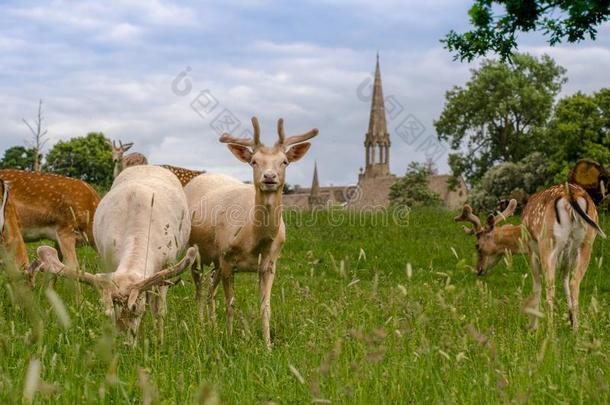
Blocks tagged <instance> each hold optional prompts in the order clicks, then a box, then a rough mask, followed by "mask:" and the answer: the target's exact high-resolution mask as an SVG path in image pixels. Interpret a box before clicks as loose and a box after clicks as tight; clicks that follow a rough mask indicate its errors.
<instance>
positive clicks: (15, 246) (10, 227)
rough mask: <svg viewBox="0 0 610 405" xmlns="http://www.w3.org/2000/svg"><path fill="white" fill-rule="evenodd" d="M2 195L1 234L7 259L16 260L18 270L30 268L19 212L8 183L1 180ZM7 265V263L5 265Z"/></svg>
mask: <svg viewBox="0 0 610 405" xmlns="http://www.w3.org/2000/svg"><path fill="white" fill-rule="evenodd" d="M0 194H1V195H2V203H1V204H2V205H1V206H0V233H1V236H2V246H3V247H4V252H5V253H6V258H5V260H7V259H10V260H14V262H15V264H16V265H17V267H18V268H21V269H26V268H27V267H28V265H29V264H30V263H29V260H28V252H27V250H26V248H25V243H24V241H23V236H22V235H21V230H20V229H19V221H18V220H17V212H16V211H15V205H14V203H13V197H12V191H11V190H10V187H9V185H8V183H6V182H4V181H3V180H2V179H0ZM5 264H6V263H5Z"/></svg>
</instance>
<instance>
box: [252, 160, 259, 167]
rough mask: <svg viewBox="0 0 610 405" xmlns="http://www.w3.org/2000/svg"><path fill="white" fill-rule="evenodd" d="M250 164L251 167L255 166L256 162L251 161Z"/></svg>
mask: <svg viewBox="0 0 610 405" xmlns="http://www.w3.org/2000/svg"><path fill="white" fill-rule="evenodd" d="M250 164H251V165H252V166H256V165H257V164H258V163H257V162H256V160H253V161H251V162H250Z"/></svg>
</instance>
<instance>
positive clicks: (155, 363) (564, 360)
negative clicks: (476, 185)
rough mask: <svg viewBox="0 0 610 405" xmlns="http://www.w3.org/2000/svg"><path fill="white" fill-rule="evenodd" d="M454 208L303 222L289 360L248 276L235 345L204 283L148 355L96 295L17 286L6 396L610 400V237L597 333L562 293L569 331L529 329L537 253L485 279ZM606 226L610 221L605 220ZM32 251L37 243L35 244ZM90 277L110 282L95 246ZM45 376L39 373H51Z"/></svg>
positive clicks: (145, 342) (5, 325)
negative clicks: (120, 330)
mask: <svg viewBox="0 0 610 405" xmlns="http://www.w3.org/2000/svg"><path fill="white" fill-rule="evenodd" d="M454 215H455V213H451V212H447V211H443V210H435V209H417V210H414V211H413V212H411V213H410V215H408V216H407V217H402V218H400V220H396V218H393V217H392V216H387V215H385V214H377V215H375V214H368V215H358V216H349V215H348V214H347V213H345V212H343V213H339V214H333V215H330V214H328V213H318V214H315V215H314V214H311V213H309V214H304V216H303V217H299V216H297V215H290V214H286V220H287V225H288V226H287V238H288V239H287V244H286V245H285V247H284V250H283V254H282V257H281V259H280V261H279V265H278V271H277V276H276V281H275V285H274V289H273V297H272V311H273V313H272V321H271V328H272V338H273V342H274V344H273V350H272V351H268V350H267V349H266V348H265V345H264V343H263V340H262V338H261V327H260V317H259V310H258V291H257V279H256V276H255V275H253V274H238V275H236V317H235V319H236V323H235V334H234V336H233V337H232V338H231V339H228V338H227V337H226V334H225V329H224V319H225V318H224V303H223V298H222V296H223V294H222V292H221V290H219V294H218V297H217V303H218V306H217V309H218V325H217V326H216V328H214V327H213V325H210V324H209V323H208V322H207V320H206V321H204V323H203V324H202V323H200V321H199V319H198V316H197V308H196V305H195V302H194V299H193V297H194V286H193V283H192V281H191V279H190V275H188V274H185V275H184V276H183V277H182V279H183V281H182V282H181V283H179V284H177V285H175V286H174V287H172V288H171V289H170V293H169V294H168V315H167V318H166V330H165V341H164V342H163V343H161V342H159V340H158V339H157V337H156V334H155V327H154V324H153V320H152V317H151V316H150V315H149V314H148V315H146V316H145V318H144V321H143V323H142V325H141V327H140V335H139V337H138V343H137V345H136V346H135V347H129V346H126V345H124V344H123V342H122V339H121V337H120V335H118V334H117V333H116V331H115V330H114V327H113V326H112V324H111V323H110V322H109V321H108V320H107V319H105V317H104V315H103V310H102V306H101V305H100V303H99V302H98V295H97V293H96V292H95V291H94V290H93V289H91V288H89V287H88V286H82V287H80V289H79V288H78V287H76V286H74V285H73V284H71V283H70V282H69V281H68V280H65V279H64V280H59V281H58V282H57V285H56V289H55V291H56V292H57V294H54V293H53V292H49V291H48V289H47V288H46V286H45V285H46V282H45V280H43V279H39V280H38V283H37V286H36V287H35V288H34V290H32V291H31V292H30V290H29V289H28V288H27V287H26V286H25V285H24V283H23V282H22V281H21V277H19V276H17V275H14V274H12V273H11V272H8V271H5V272H3V274H2V275H1V276H0V282H1V283H2V288H0V305H1V306H2V309H1V310H0V316H1V317H2V319H0V356H1V358H0V363H1V364H2V367H1V373H0V401H1V402H3V403H16V402H20V401H22V400H25V401H30V400H33V401H34V402H35V403H39V402H40V403H45V402H48V403H81V402H86V403H140V402H144V403H155V402H156V401H159V402H161V403H207V404H214V403H240V404H250V403H251V404H260V403H278V404H294V403H322V404H324V403H333V404H355V403H356V404H366V403H370V404H389V403H411V402H413V403H498V402H517V403H521V402H528V403H591V402H593V403H601V402H608V400H609V399H610V393H609V384H610V361H609V359H608V353H610V350H609V349H610V337H609V336H608V334H609V332H610V315H609V311H608V306H609V303H610V279H609V277H608V276H607V273H606V269H607V263H610V257H609V256H610V249H609V248H608V243H609V242H608V241H603V240H600V239H599V238H598V239H597V240H596V242H595V251H594V255H593V258H592V261H591V264H590V266H589V270H588V273H587V275H586V276H585V278H584V281H583V283H582V287H581V288H582V294H581V329H580V330H579V332H578V333H576V334H574V333H573V332H572V331H571V328H570V326H569V321H568V318H567V308H566V304H565V299H564V297H563V291H562V289H561V288H560V287H558V288H557V297H558V304H557V305H556V311H557V313H556V317H555V324H554V326H553V327H552V328H548V327H547V325H546V323H545V322H544V321H543V322H541V327H540V328H539V329H538V330H537V331H533V332H532V331H529V330H528V329H527V324H528V319H527V318H526V316H525V315H524V313H523V312H522V304H523V302H524V300H525V298H526V297H527V296H528V295H529V292H530V291H531V276H530V274H529V268H528V265H527V261H526V258H525V257H524V256H517V255H515V256H513V257H509V258H507V259H506V260H504V261H503V262H502V263H501V264H499V265H498V266H497V267H496V268H494V269H493V270H492V271H491V272H490V273H488V274H487V275H485V276H482V277H478V276H476V275H475V274H474V272H473V269H472V265H474V262H475V249H474V238H473V237H472V236H467V235H465V234H464V233H463V231H462V229H461V224H456V223H454V222H453V220H452V218H453V216H454ZM602 217H603V228H604V229H605V230H606V231H607V232H608V229H610V226H609V225H610V224H609V223H608V222H609V221H607V220H606V218H605V216H603V215H602ZM28 247H29V248H30V249H31V253H32V254H33V252H34V250H35V247H36V245H34V244H30V245H29V246H28ZM79 257H80V258H81V263H82V264H83V265H84V266H85V268H86V269H87V270H88V271H102V270H101V269H100V265H99V263H98V261H97V259H96V256H95V253H94V252H93V250H91V249H90V248H88V247H84V248H80V250H79ZM37 377H39V378H37Z"/></svg>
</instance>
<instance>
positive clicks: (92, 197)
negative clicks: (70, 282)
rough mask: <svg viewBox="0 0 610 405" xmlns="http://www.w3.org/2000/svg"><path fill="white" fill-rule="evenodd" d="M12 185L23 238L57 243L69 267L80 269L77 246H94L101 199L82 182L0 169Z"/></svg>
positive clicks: (5, 179)
mask: <svg viewBox="0 0 610 405" xmlns="http://www.w3.org/2000/svg"><path fill="white" fill-rule="evenodd" d="M0 179H2V180H3V181H5V182H7V183H8V184H9V189H10V191H11V193H10V194H11V198H12V202H13V204H14V207H15V211H16V212H17V219H18V221H19V226H20V229H21V233H22V235H23V239H24V240H26V241H28V242H30V241H37V240H40V239H44V238H46V239H51V240H54V241H55V242H56V243H57V244H58V245H59V249H60V250H61V253H62V256H63V258H62V259H63V261H64V263H65V264H66V265H67V266H70V267H74V268H76V267H78V259H77V257H76V245H77V244H81V243H91V244H93V215H94V214H95V210H96V208H97V205H98V204H99V202H100V197H99V196H98V194H97V193H96V192H95V190H94V189H93V188H92V187H91V186H90V185H89V184H87V183H85V182H84V181H81V180H77V179H72V178H69V177H63V176H58V175H55V174H50V173H39V172H29V171H23V170H13V169H5V170H0Z"/></svg>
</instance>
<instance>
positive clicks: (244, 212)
mask: <svg viewBox="0 0 610 405" xmlns="http://www.w3.org/2000/svg"><path fill="white" fill-rule="evenodd" d="M252 125H253V127H254V139H250V138H247V139H240V138H236V137H234V136H232V135H229V134H223V135H222V137H221V138H220V142H222V143H226V144H228V148H229V150H230V151H231V152H232V153H233V155H235V157H236V158H237V159H239V160H240V161H242V162H244V163H247V164H249V165H250V166H251V167H252V171H253V184H244V183H243V182H241V181H239V180H237V179H234V178H232V177H229V176H223V175H219V174H213V173H206V174H202V175H200V176H197V177H196V178H194V179H193V180H191V181H190V183H189V184H187V185H186V187H185V188H184V192H185V194H186V197H187V201H188V204H189V209H190V212H191V214H192V216H193V225H192V229H191V239H190V241H191V243H193V244H195V245H197V246H198V247H199V251H200V253H201V258H202V263H203V264H206V265H214V269H215V270H214V272H213V275H212V283H211V285H210V288H209V291H208V297H207V301H208V310H209V315H210V319H211V321H212V322H214V320H215V306H214V296H215V294H216V288H217V286H218V283H219V282H220V281H222V285H223V289H224V293H225V304H226V311H227V333H228V335H229V336H230V335H231V334H232V331H233V305H234V299H235V297H234V291H233V275H234V273H235V272H254V271H256V272H258V278H259V289H260V295H261V297H260V299H261V314H262V323H263V338H264V341H265V344H266V345H267V347H271V335H270V330H269V320H270V317H271V287H272V285H273V279H274V277H275V269H276V262H277V259H278V256H279V254H280V252H281V250H282V246H283V245H284V241H285V239H286V236H285V228H284V221H283V219H282V190H283V187H284V182H285V175H286V167H288V165H289V164H290V163H292V162H296V161H298V160H299V159H301V158H302V157H303V156H304V155H305V153H306V152H307V150H308V149H309V147H310V146H311V144H310V143H304V142H305V141H307V140H308V139H310V138H313V137H314V136H316V135H317V134H318V130H317V129H312V130H310V131H308V132H306V133H304V134H302V135H296V136H290V137H286V136H285V135H284V122H283V120H282V119H280V120H278V125H277V130H278V136H279V140H278V141H277V142H276V143H275V145H274V146H272V147H268V146H265V145H263V144H262V143H261V140H260V127H259V124H258V120H257V119H256V118H252ZM193 278H194V280H195V284H196V288H197V291H196V297H197V302H198V304H199V307H200V311H201V312H202V310H201V308H202V305H203V295H202V283H201V281H202V280H201V276H200V275H199V273H197V272H196V271H194V272H193Z"/></svg>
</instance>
